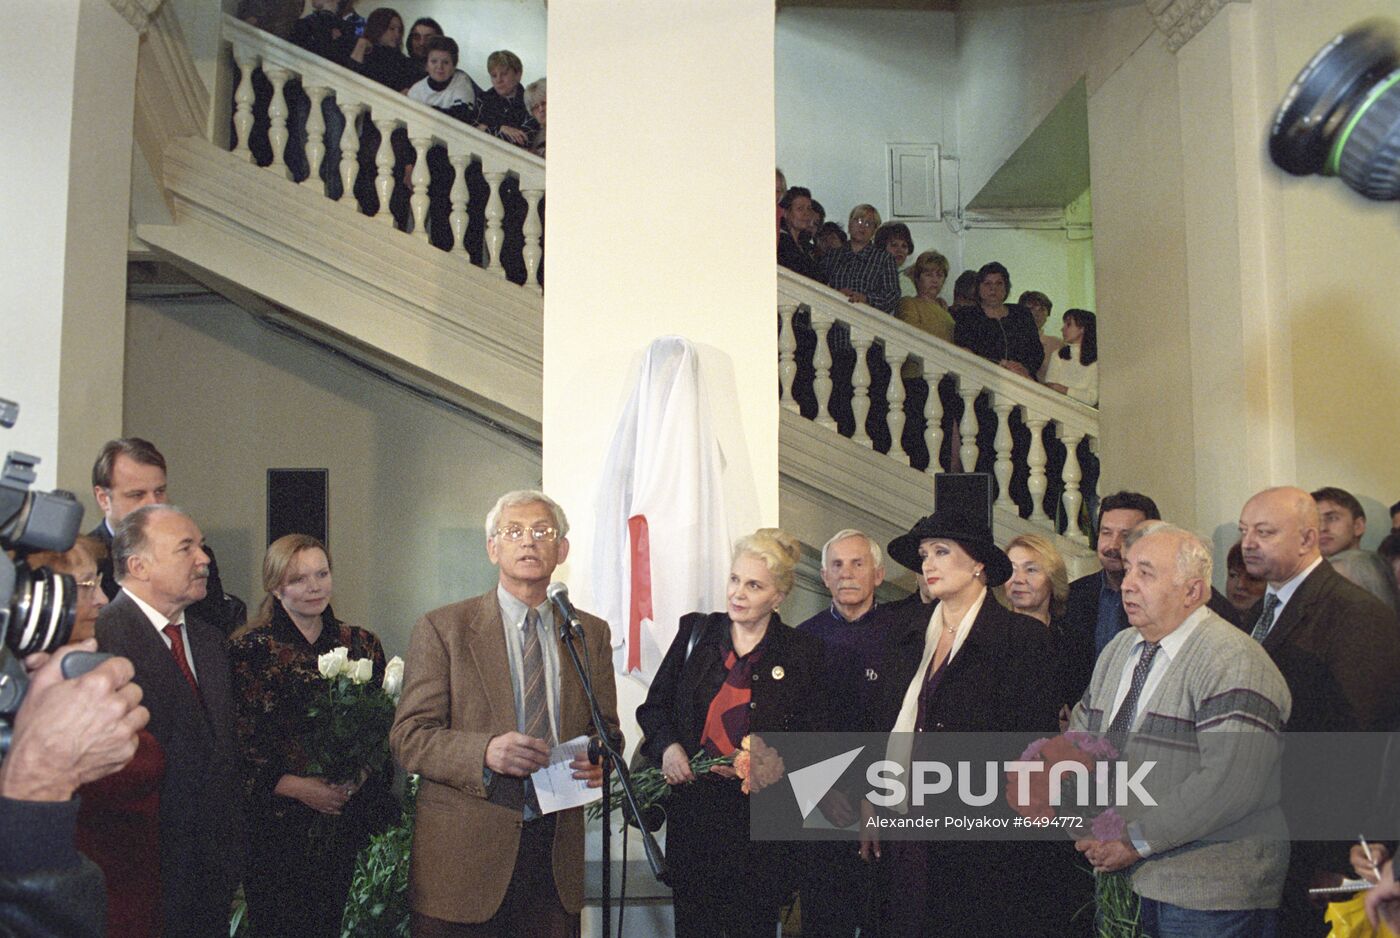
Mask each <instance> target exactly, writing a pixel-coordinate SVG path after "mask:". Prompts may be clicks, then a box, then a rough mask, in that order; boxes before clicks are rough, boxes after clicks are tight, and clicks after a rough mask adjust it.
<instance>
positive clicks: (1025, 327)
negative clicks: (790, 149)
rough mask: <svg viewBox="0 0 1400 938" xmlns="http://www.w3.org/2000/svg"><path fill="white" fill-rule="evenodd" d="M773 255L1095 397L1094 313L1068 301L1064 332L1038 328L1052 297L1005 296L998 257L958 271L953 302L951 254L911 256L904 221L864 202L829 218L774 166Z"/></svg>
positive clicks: (1051, 382)
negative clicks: (887, 218) (843, 217)
mask: <svg viewBox="0 0 1400 938" xmlns="http://www.w3.org/2000/svg"><path fill="white" fill-rule="evenodd" d="M776 191H777V197H778V212H777V219H778V263H779V264H781V265H782V266H783V267H786V268H788V269H789V270H791V271H793V272H795V273H798V274H801V275H802V276H804V277H807V278H808V279H811V280H815V281H817V282H818V283H824V284H826V285H827V286H829V287H831V288H832V289H834V290H837V291H838V292H840V293H842V294H844V295H845V297H846V298H847V299H848V300H850V301H851V302H852V303H864V304H866V305H868V306H873V307H874V308H876V309H878V310H881V311H882V312H886V313H889V314H890V315H892V316H896V317H898V318H899V319H901V320H903V321H904V322H907V323H909V324H910V325H913V326H915V327H917V328H919V329H922V330H923V331H925V332H927V333H929V334H930V335H933V336H936V337H937V338H939V339H942V340H943V341H945V342H952V343H954V344H955V345H957V346H959V347H961V348H965V349H968V350H969V351H971V352H974V353H976V354H977V355H980V356H981V357H983V358H986V359H988V360H989V361H993V362H996V363H997V364H998V365H1000V366H1001V367H1003V368H1005V369H1007V370H1008V371H1011V372H1012V373H1014V374H1018V375H1020V376H1021V377H1023V378H1029V379H1031V380H1033V381H1040V382H1042V383H1044V384H1045V386H1046V387H1048V388H1051V389H1052V390H1055V391H1058V392H1059V393H1061V394H1065V395H1068V396H1069V397H1072V398H1073V399H1075V400H1077V401H1080V402H1082V403H1085V404H1088V405H1089V406H1091V407H1096V406H1098V401H1099V370H1098V323H1097V318H1096V317H1095V315H1094V314H1093V313H1092V312H1089V311H1088V310H1084V309H1071V310H1067V311H1066V312H1065V314H1064V317H1063V319H1064V324H1063V326H1062V327H1061V335H1062V337H1063V338H1062V339H1056V338H1053V337H1051V336H1047V335H1044V334H1043V333H1042V331H1041V330H1043V329H1044V328H1045V323H1046V321H1047V320H1048V319H1049V318H1050V312H1051V310H1052V309H1053V303H1052V302H1051V300H1050V298H1049V297H1048V296H1046V295H1045V294H1044V293H1042V292H1039V291H1036V290H1027V291H1025V292H1023V293H1022V294H1021V295H1020V297H1019V301H1018V302H1015V303H1009V302H1007V300H1008V299H1009V298H1010V296H1011V274H1010V272H1009V271H1007V269H1006V267H1005V266H1004V265H1003V264H1001V263H999V262H996V261H993V262H991V263H988V264H984V265H983V266H982V267H981V268H979V269H978V270H975V271H973V270H966V271H963V273H962V274H961V275H960V276H959V277H958V279H957V281H956V283H955V284H954V288H953V301H952V303H951V304H949V303H948V302H947V301H946V300H944V299H943V297H942V296H941V294H942V292H943V287H944V285H945V284H946V283H947V280H948V273H949V268H948V259H947V258H946V257H944V256H943V255H942V254H940V253H939V252H937V251H925V252H923V253H922V254H919V255H917V256H915V257H914V261H913V263H909V264H907V266H906V262H908V261H909V258H910V257H911V256H912V255H914V238H913V235H912V234H911V233H910V231H909V226H908V225H905V224H903V223H902V222H885V223H882V222H881V219H880V213H879V211H878V210H877V209H876V208H875V207H874V206H873V205H868V204H861V205H857V206H856V207H855V208H853V209H851V212H850V215H849V217H848V218H847V224H846V230H842V228H841V225H840V224H839V223H837V222H834V221H827V220H826V209H825V208H823V206H822V204H821V203H820V202H818V201H816V200H815V199H814V198H813V197H812V192H811V190H810V189H807V188H804V187H802V186H792V187H789V186H788V184H787V180H786V178H785V177H784V175H783V172H782V170H778V173H777V187H776Z"/></svg>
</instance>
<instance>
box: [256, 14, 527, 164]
mask: <svg viewBox="0 0 1400 938" xmlns="http://www.w3.org/2000/svg"><path fill="white" fill-rule="evenodd" d="M300 9H301V3H300V2H294V0H293V2H289V0H243V2H242V3H241V4H240V5H239V9H238V16H239V18H241V19H244V20H246V21H247V22H249V23H252V24H253V25H255V26H258V27H260V28H262V29H265V30H267V31H268V32H271V33H274V34H276V35H279V36H281V37H282V38H284V39H287V40H289V41H291V42H293V43H295V44H296V45H298V46H300V47H302V48H303V49H306V50H307V51H309V52H313V53H315V54H316V55H319V56H321V57H322V58H326V59H329V60H331V61H332V62H335V63H336V64H338V65H343V66H345V67H346V68H349V69H352V70H354V71H356V72H359V73H360V74H362V75H364V76H365V77H366V78H369V79H371V80H373V81H376V82H378V83H380V84H382V85H385V86H386V87H389V88H392V89H394V90H395V91H398V92H402V93H403V94H406V95H408V96H409V97H410V98H411V99H413V100H414V101H419V102H421V103H423V104H427V105H430V106H432V107H435V108H438V109H439V110H442V111H445V112H447V113H448V114H450V115H452V116H453V117H455V118H457V119H458V120H461V121H464V122H466V123H468V124H471V125H472V126H474V127H476V128H477V129H478V130H482V131H485V132H487V133H489V134H492V135H494V136H497V137H500V138H501V139H502V140H507V141H509V142H511V143H513V144H515V145H516V146H519V147H523V148H524V149H527V150H529V151H530V152H532V153H535V154H537V155H539V156H544V149H545V89H546V85H545V80H544V79H543V78H541V79H539V80H538V81H535V82H532V83H531V84H530V85H529V86H528V87H526V86H524V85H522V83H521V79H522V77H523V75H524V71H525V69H524V65H523V64H522V63H521V61H520V57H519V56H518V55H516V54H515V53H514V52H511V51H510V50H508V49H501V50H498V51H496V52H493V53H491V55H490V56H489V57H488V58H487V60H486V63H485V66H486V73H487V75H488V76H489V77H490V82H489V84H490V87H489V88H483V86H482V85H480V84H479V83H478V82H477V81H476V80H475V79H474V78H472V77H471V75H470V74H468V72H466V71H465V70H464V69H462V68H460V67H459V63H458V57H459V49H458V45H457V43H456V42H455V41H454V40H453V39H451V38H450V37H448V36H446V35H444V33H443V29H442V26H440V25H439V24H438V22H437V21H436V20H434V19H432V18H431V17H426V16H425V17H421V18H420V19H418V20H416V21H414V23H413V25H412V27H410V28H408V29H407V30H405V28H404V20H403V17H401V16H400V15H399V14H398V13H397V12H396V11H395V10H393V9H391V8H390V7H379V8H377V9H375V10H373V11H372V12H371V13H370V14H369V16H368V17H365V16H361V15H360V14H359V13H357V12H355V2H354V0H311V12H310V13H309V14H307V15H306V16H303V17H300V18H296V16H295V13H296V12H300ZM289 12H290V13H292V14H293V15H292V16H290V17H289V16H288V13H289ZM405 38H406V39H407V51H405V48H404V42H405Z"/></svg>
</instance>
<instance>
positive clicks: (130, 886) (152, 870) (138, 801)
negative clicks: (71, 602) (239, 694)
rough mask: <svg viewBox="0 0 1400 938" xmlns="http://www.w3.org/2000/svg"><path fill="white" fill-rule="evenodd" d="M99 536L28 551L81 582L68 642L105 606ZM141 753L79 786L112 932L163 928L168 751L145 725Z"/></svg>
mask: <svg viewBox="0 0 1400 938" xmlns="http://www.w3.org/2000/svg"><path fill="white" fill-rule="evenodd" d="M106 553H107V549H106V547H104V546H103V545H102V542H101V541H99V540H97V539H96V538H94V537H88V536H86V535H83V536H80V537H78V538H77V540H76V541H74V543H73V546H72V547H71V548H70V549H69V550H68V551H67V552H66V553H62V554H58V553H51V552H48V551H43V552H39V553H33V554H30V555H29V556H28V557H27V558H26V560H27V561H28V563H29V565H30V567H31V568H33V567H49V568H50V569H52V570H53V571H54V572H55V573H67V574H68V575H70V576H71V577H73V580H74V581H75V583H76V584H77V588H78V604H77V609H76V611H75V616H74V619H73V632H72V635H71V637H70V638H69V641H72V642H81V641H84V640H86V639H89V638H92V636H93V627H94V625H95V624H96V623H97V614H98V612H100V611H101V610H102V607H103V606H105V605H107V596H106V594H104V593H103V592H102V581H101V579H100V578H99V577H98V575H97V563H98V561H99V560H101V559H102V558H103V557H104V556H105V555H106ZM137 738H138V743H137V747H136V755H134V756H132V758H131V761H130V762H128V763H127V764H126V767H125V768H123V769H122V770H121V771H120V772H117V773H116V774H114V775H109V776H107V777H106V778H102V779H98V780H97V781H95V782H90V783H88V784H87V785H84V786H83V787H82V788H79V789H78V798H79V805H78V829H77V836H76V839H75V842H76V844H77V847H78V851H79V852H80V853H82V854H83V855H84V856H86V857H87V858H88V859H90V860H92V862H94V863H96V864H97V865H98V866H99V867H100V868H101V869H102V876H103V878H104V879H105V880H106V884H107V934H109V935H113V936H116V935H120V936H122V938H155V936H158V935H159V934H160V931H161V918H162V913H161V905H160V900H161V895H160V784H161V780H162V779H163V778H164V777H165V754H164V753H163V752H162V751H161V748H160V743H158V742H156V738H155V737H154V736H152V735H151V734H150V733H149V732H147V731H146V730H141V731H140V732H139V733H138V734H137Z"/></svg>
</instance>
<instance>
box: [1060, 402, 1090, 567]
mask: <svg viewBox="0 0 1400 938" xmlns="http://www.w3.org/2000/svg"><path fill="white" fill-rule="evenodd" d="M1060 434H1061V440H1060V441H1061V442H1062V443H1064V444H1065V468H1064V471H1063V472H1062V473H1061V475H1060V477H1061V479H1063V480H1064V483H1065V491H1064V494H1063V495H1062V496H1060V503H1061V504H1063V505H1064V506H1065V537H1067V538H1069V539H1070V540H1072V541H1078V542H1079V543H1081V544H1085V543H1088V541H1089V538H1088V536H1087V535H1086V534H1085V533H1084V532H1083V531H1081V530H1080V529H1079V506H1080V505H1082V504H1084V496H1083V495H1081V494H1079V481H1080V479H1082V478H1084V476H1083V474H1082V473H1080V471H1079V441H1080V440H1081V439H1082V438H1083V437H1084V434H1083V433H1081V432H1079V431H1078V430H1070V429H1068V428H1067V427H1061V428H1060Z"/></svg>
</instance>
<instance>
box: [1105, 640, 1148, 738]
mask: <svg viewBox="0 0 1400 938" xmlns="http://www.w3.org/2000/svg"><path fill="white" fill-rule="evenodd" d="M1160 647H1161V645H1159V644H1158V643H1157V642H1144V643H1143V646H1142V655H1141V656H1140V657H1139V658H1138V663H1137V667H1135V668H1133V681H1132V683H1131V684H1129V685H1128V696H1126V697H1124V698H1123V703H1122V704H1121V705H1120V706H1119V707H1118V712H1117V713H1115V714H1114V715H1113V722H1112V723H1110V724H1109V725H1108V738H1109V740H1110V741H1112V742H1113V745H1114V748H1116V749H1117V750H1118V751H1119V752H1120V753H1121V752H1122V751H1123V741H1124V740H1125V739H1127V737H1128V730H1130V729H1131V728H1132V726H1133V717H1135V716H1136V715H1137V705H1138V697H1140V696H1141V695H1142V685H1144V684H1146V683H1147V672H1149V671H1151V670H1152V659H1153V658H1155V657H1156V656H1157V649H1158V648H1160Z"/></svg>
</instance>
